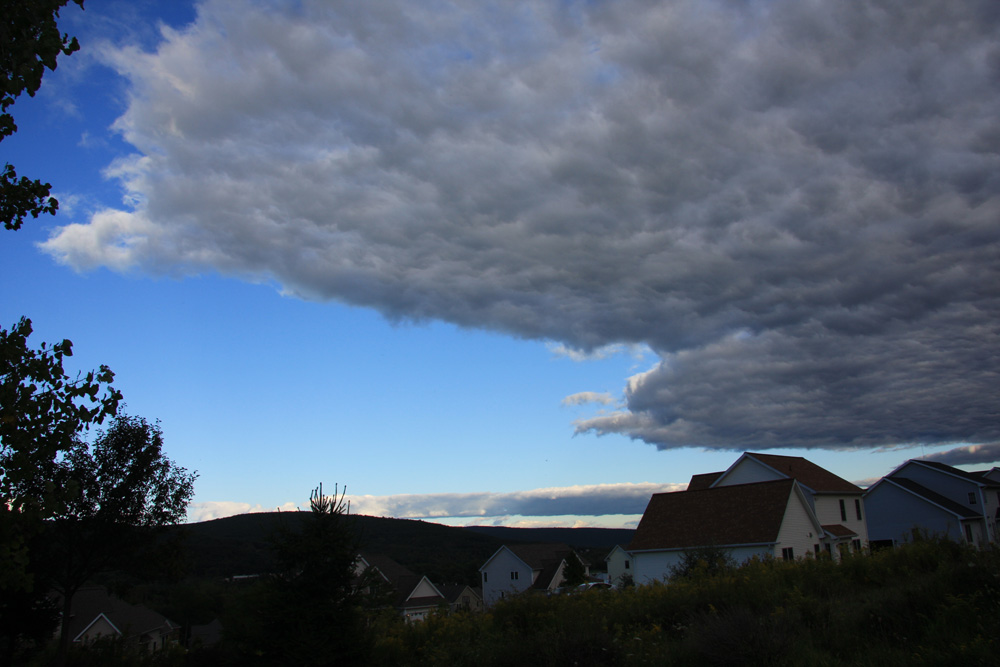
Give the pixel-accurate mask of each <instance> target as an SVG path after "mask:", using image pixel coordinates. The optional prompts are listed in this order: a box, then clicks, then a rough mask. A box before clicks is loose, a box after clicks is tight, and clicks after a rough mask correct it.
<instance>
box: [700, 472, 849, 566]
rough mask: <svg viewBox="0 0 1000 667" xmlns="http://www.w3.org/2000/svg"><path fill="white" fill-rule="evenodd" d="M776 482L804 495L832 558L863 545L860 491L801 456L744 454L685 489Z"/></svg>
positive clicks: (824, 544)
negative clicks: (791, 485) (796, 487)
mask: <svg viewBox="0 0 1000 667" xmlns="http://www.w3.org/2000/svg"><path fill="white" fill-rule="evenodd" d="M777 479H794V480H796V481H797V482H798V483H799V484H800V485H801V486H802V489H803V490H804V491H805V492H806V498H807V499H808V501H809V504H810V507H811V508H812V510H813V512H814V513H815V514H816V517H817V518H818V519H819V521H820V524H821V525H822V526H823V529H824V531H823V540H821V545H822V548H824V549H825V550H827V551H828V552H831V553H833V554H835V555H836V554H837V553H838V552H840V551H843V550H846V549H853V550H854V551H858V550H860V549H861V548H862V547H864V546H867V544H868V528H867V520H866V516H865V511H864V502H863V499H864V490H863V489H861V487H859V486H857V485H856V484H852V483H851V482H848V481H847V480H846V479H843V478H842V477H838V476H837V475H835V474H833V473H832V472H830V471H829V470H827V469H825V468H822V467H820V466H818V465H816V464H815V463H813V462H812V461H809V460H808V459H804V458H802V457H801V456H780V455H777V454H759V453H755V452H745V453H744V454H743V455H742V456H740V458H739V459H737V460H736V462H735V463H733V465H731V466H729V468H728V469H726V470H723V471H721V472H714V473H706V474H702V475H695V476H694V477H692V478H691V483H690V484H689V485H688V490H697V489H706V488H718V487H720V486H730V485H733V484H746V483H750V482H765V481H770V480H777Z"/></svg>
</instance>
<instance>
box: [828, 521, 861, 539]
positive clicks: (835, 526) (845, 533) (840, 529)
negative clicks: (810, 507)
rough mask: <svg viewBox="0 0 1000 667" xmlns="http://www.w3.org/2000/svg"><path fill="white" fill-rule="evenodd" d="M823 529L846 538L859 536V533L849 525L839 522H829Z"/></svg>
mask: <svg viewBox="0 0 1000 667" xmlns="http://www.w3.org/2000/svg"><path fill="white" fill-rule="evenodd" d="M823 530H825V531H826V532H827V533H829V534H830V536H831V537H834V538H841V539H842V538H845V537H857V536H858V534H857V533H856V532H854V531H853V530H851V529H850V528H848V527H847V526H844V525H841V524H839V523H829V524H824V525H823Z"/></svg>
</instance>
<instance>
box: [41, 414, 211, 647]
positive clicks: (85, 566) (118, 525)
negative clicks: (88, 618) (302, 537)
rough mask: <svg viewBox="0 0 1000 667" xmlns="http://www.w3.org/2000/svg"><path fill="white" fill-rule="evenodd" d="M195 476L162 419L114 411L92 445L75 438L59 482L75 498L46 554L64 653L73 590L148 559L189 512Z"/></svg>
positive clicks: (55, 527)
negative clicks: (167, 440)
mask: <svg viewBox="0 0 1000 667" xmlns="http://www.w3.org/2000/svg"><path fill="white" fill-rule="evenodd" d="M196 477H197V475H196V474H195V473H189V472H188V471H187V470H186V469H184V468H182V467H180V466H178V465H176V464H175V463H174V462H173V461H171V460H170V459H168V458H167V457H166V456H165V455H164V454H163V432H162V431H161V429H160V426H159V424H150V423H149V422H147V421H146V420H145V419H143V418H142V417H131V416H127V415H118V416H116V417H115V418H114V420H113V421H112V423H111V426H110V427H109V428H108V429H107V430H105V431H101V432H100V433H99V434H98V437H97V438H96V439H95V441H94V443H93V444H90V443H88V442H86V441H85V440H83V439H82V438H77V439H76V441H75V442H74V443H73V446H72V447H71V448H70V450H69V451H68V452H67V453H66V455H65V456H64V457H62V458H61V460H60V461H59V462H58V468H57V471H56V477H55V481H56V482H57V483H59V484H60V485H61V486H63V487H64V488H67V489H70V491H71V497H70V498H69V499H68V500H67V501H66V503H65V504H64V505H63V507H62V509H61V510H60V511H59V513H58V514H57V515H56V517H55V519H54V521H53V523H52V530H51V541H50V550H49V553H48V554H47V562H48V564H49V568H50V572H51V576H52V580H53V587H54V588H55V590H56V591H57V592H58V593H59V594H60V595H61V596H62V612H63V615H62V629H61V631H60V655H61V656H65V653H66V651H67V649H68V647H69V639H70V637H69V634H68V627H69V621H70V609H71V606H72V600H73V596H74V595H75V594H76V592H77V591H78V590H79V589H80V587H81V586H82V585H83V584H85V583H87V581H88V580H90V579H91V577H93V576H94V575H95V574H97V573H99V572H101V571H102V570H104V569H106V568H107V567H109V566H110V565H112V564H114V565H115V566H116V567H119V568H125V569H130V568H134V567H136V566H141V565H142V563H143V562H145V561H146V560H148V559H149V558H150V552H152V551H155V550H156V549H158V548H159V547H160V545H159V544H158V542H157V538H158V537H159V533H158V531H157V530H156V529H158V528H161V527H163V526H167V525H170V524H175V523H177V522H179V521H180V520H181V519H182V518H183V517H184V514H185V512H186V510H187V505H188V502H189V501H190V500H191V496H192V495H193V493H194V480H195V478H196Z"/></svg>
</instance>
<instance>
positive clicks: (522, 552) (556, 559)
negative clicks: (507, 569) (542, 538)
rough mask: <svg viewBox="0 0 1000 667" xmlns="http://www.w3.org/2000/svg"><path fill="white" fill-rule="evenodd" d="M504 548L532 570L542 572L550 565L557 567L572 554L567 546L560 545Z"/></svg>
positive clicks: (509, 546)
mask: <svg viewBox="0 0 1000 667" xmlns="http://www.w3.org/2000/svg"><path fill="white" fill-rule="evenodd" d="M505 546H506V547H507V548H508V549H510V550H511V551H512V552H513V553H514V555H515V556H517V557H518V558H520V559H521V560H523V561H524V563H525V564H526V565H528V566H529V567H530V568H531V569H532V570H544V569H545V568H546V567H548V566H549V565H551V564H552V563H555V564H556V565H558V564H559V563H561V562H562V560H563V559H564V558H566V557H567V556H568V555H569V554H571V553H573V550H572V549H571V548H570V547H569V546H567V545H565V544H562V543H551V544H508V545H505Z"/></svg>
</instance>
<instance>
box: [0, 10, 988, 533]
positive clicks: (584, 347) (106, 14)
mask: <svg viewBox="0 0 1000 667" xmlns="http://www.w3.org/2000/svg"><path fill="white" fill-rule="evenodd" d="M830 4H831V5H834V4H835V3H830ZM958 4H961V6H957V5H958ZM989 10H990V4H989V3H988V2H987V3H976V2H971V3H946V2H918V3H906V5H905V7H902V6H897V4H896V3H891V2H868V3H857V4H856V5H852V6H851V7H840V6H814V5H803V4H802V3H796V2H749V3H743V4H741V5H734V4H732V3H725V2H707V3H706V2H666V3H657V4H655V5H652V6H651V5H648V4H646V3H639V2H635V3H631V2H623V3H610V4H605V3H574V2H566V3H551V2H528V3H518V4H517V5H516V6H506V5H497V6H493V5H488V4H483V3H461V2H441V3H431V4H427V5H423V4H422V5H420V6H419V7H416V6H413V4H412V3H391V2H390V3H378V4H377V5H372V6H368V5H365V6H364V7H359V6H358V5H357V4H356V3H329V2H311V1H308V0H307V1H303V2H291V1H288V2H286V1H283V0H270V1H259V2H251V3H248V5H247V6H240V7H239V8H234V7H233V6H232V5H231V3H227V2H222V1H215V2H204V3H188V2H173V1H172V2H153V1H149V2H145V1H138V2H137V1H132V0H130V1H128V2H125V1H118V0H88V1H87V2H86V9H85V10H84V11H80V10H79V9H78V8H76V7H68V8H66V9H64V10H63V12H62V20H61V23H60V26H61V27H62V29H63V30H65V31H67V32H69V33H70V34H73V35H76V36H77V37H78V38H79V39H80V42H81V45H82V49H81V51H80V52H78V53H76V54H73V55H72V56H70V57H63V58H61V59H60V61H59V67H58V69H57V70H56V71H55V72H48V73H47V74H46V76H45V78H44V80H43V85H42V88H41V90H40V91H39V93H38V95H37V96H36V97H35V98H23V99H20V100H19V101H18V102H17V103H16V104H15V106H14V107H12V111H13V113H14V117H15V120H16V122H17V124H18V127H19V131H18V133H17V134H16V135H15V136H14V137H12V138H10V139H7V140H5V141H4V142H3V147H2V151H3V159H4V160H5V161H9V162H11V163H13V164H14V165H15V166H16V167H17V169H18V173H19V174H22V175H28V176H31V177H40V178H43V179H45V180H48V181H51V182H52V184H53V194H54V195H55V196H56V197H57V198H58V199H59V201H60V211H59V213H58V215H57V216H55V217H54V218H51V217H48V216H46V217H44V218H41V219H38V220H29V221H28V222H27V223H26V224H25V226H24V227H23V228H22V229H21V230H20V231H18V232H6V233H4V234H3V236H2V241H3V242H2V243H0V267H2V268H0V271H2V276H3V280H4V282H5V284H6V285H7V289H6V290H5V297H4V299H3V300H2V301H0V319H2V322H0V326H5V327H8V326H10V325H11V324H13V323H14V322H15V321H16V320H17V319H18V318H19V317H21V316H27V317H29V318H31V319H32V322H33V324H34V328H35V334H34V336H33V340H34V342H35V344H38V343H40V342H42V341H54V340H61V339H63V338H69V339H70V340H72V341H73V343H74V350H75V355H74V357H73V364H74V366H75V367H76V368H78V369H80V370H86V369H90V368H94V367H96V366H98V365H100V364H107V365H109V366H110V367H111V368H112V370H114V371H115V373H116V381H115V386H116V387H117V388H119V389H120V390H121V391H122V392H123V393H124V396H125V400H126V403H127V411H128V412H129V413H131V414H137V415H142V416H144V417H147V418H149V419H159V420H160V422H161V425H162V427H163V431H164V434H165V439H166V444H167V451H168V454H169V456H170V457H171V458H173V459H174V460H175V461H176V462H178V463H179V464H180V465H183V466H185V467H187V468H189V469H192V470H197V471H198V472H199V475H200V477H199V479H198V482H197V484H196V497H195V501H194V504H193V505H192V509H191V512H190V516H191V518H192V519H195V520H197V519H205V518H211V517H215V516H221V515H225V514H231V513H235V512H240V511H248V510H251V509H273V508H276V507H291V506H296V505H298V506H304V505H305V504H306V501H307V499H308V494H309V490H310V489H311V488H313V487H315V486H316V485H317V484H318V483H320V482H323V483H324V485H325V486H326V487H331V486H332V485H333V484H334V483H335V482H337V483H340V484H341V485H343V484H346V485H347V488H348V494H349V496H350V497H351V498H352V507H353V508H354V509H355V510H357V511H362V512H364V513H372V514H384V515H391V516H408V517H414V518H431V519H434V520H440V521H446V522H450V523H456V524H469V523H502V524H506V525H609V526H618V525H628V524H629V523H630V522H633V521H635V520H636V518H637V516H636V515H638V514H639V513H641V511H642V508H643V507H644V506H645V502H646V500H647V499H648V497H649V494H650V493H653V492H655V491H660V490H674V489H678V488H682V485H683V484H685V483H686V482H687V480H688V479H689V478H690V476H691V475H692V474H695V473H699V472H708V471H713V470H722V469H724V468H726V467H727V466H728V465H729V464H730V463H732V462H733V461H734V460H735V459H736V458H737V456H738V455H739V453H740V452H742V451H744V450H750V451H755V450H756V451H763V450H767V451H771V452H773V453H782V454H790V455H802V456H806V457H807V458H809V459H811V460H813V461H815V462H816V463H818V464H820V465H823V466H824V467H827V468H829V469H830V470H832V471H833V472H835V473H837V474H839V475H841V476H843V477H845V478H847V479H850V480H852V481H861V480H866V479H870V478H876V477H878V476H880V475H883V474H885V473H887V472H889V471H890V470H891V469H892V468H894V467H895V466H896V465H898V464H899V463H901V462H902V461H903V460H905V459H907V458H911V457H917V456H924V455H934V456H939V457H941V460H945V461H948V462H952V463H960V464H962V465H963V467H966V468H969V469H975V468H982V467H986V466H989V465H991V464H992V463H994V462H996V460H997V459H998V458H1000V456H998V454H997V448H996V446H995V443H997V441H998V440H1000V437H998V431H1000V420H998V419H997V416H998V415H997V407H996V400H995V396H996V389H997V377H1000V346H998V336H1000V334H998V330H997V322H998V317H997V315H998V313H1000V308H998V301H1000V297H998V290H1000V280H998V278H1000V276H997V271H998V267H1000V262H997V250H998V248H1000V229H998V226H1000V224H998V222H997V221H998V220H1000V178H998V176H997V174H998V173H1000V170H998V169H997V167H1000V141H998V139H997V138H998V137H1000V121H998V119H1000V113H998V112H1000V86H998V83H997V82H998V81H1000V78H998V77H997V76H996V67H997V65H996V63H997V62H998V60H997V52H996V47H995V44H996V43H998V37H1000V28H998V19H997V17H996V15H995V12H994V13H990V11H989ZM851 25H853V26H856V27H857V30H844V29H843V26H851Z"/></svg>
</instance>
